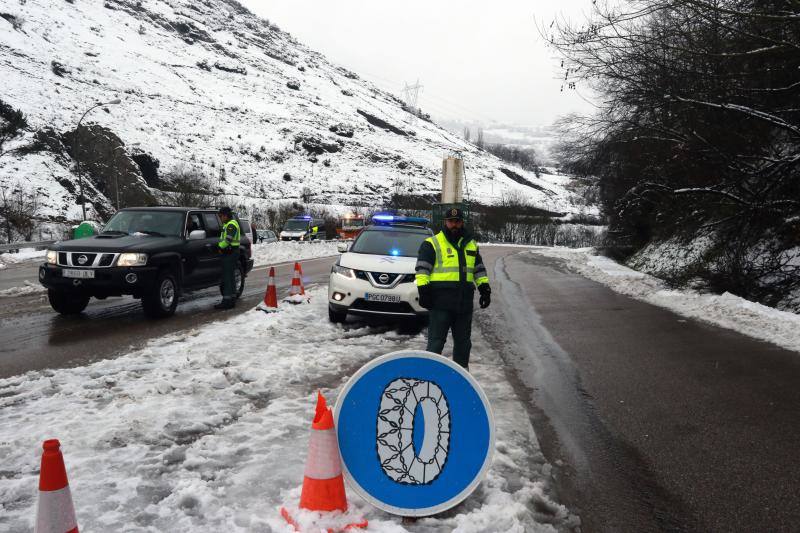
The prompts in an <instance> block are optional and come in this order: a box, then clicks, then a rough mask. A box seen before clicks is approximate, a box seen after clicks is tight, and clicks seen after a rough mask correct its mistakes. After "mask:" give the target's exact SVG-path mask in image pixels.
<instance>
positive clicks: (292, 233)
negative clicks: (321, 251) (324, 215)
mask: <svg viewBox="0 0 800 533" xmlns="http://www.w3.org/2000/svg"><path fill="white" fill-rule="evenodd" d="M314 228H317V231H314ZM324 234H325V221H324V220H322V219H321V218H312V217H311V216H310V215H299V216H296V217H294V218H290V219H289V220H287V221H286V223H285V224H284V225H283V231H281V234H280V238H281V240H282V241H314V240H317V239H319V238H322V237H323V236H324Z"/></svg>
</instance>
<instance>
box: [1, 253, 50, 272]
mask: <svg viewBox="0 0 800 533" xmlns="http://www.w3.org/2000/svg"><path fill="white" fill-rule="evenodd" d="M46 253H47V250H34V249H33V248H22V249H21V250H20V251H19V252H18V253H14V254H12V253H4V254H0V268H4V267H5V266H6V265H12V264H14V263H21V262H22V261H28V260H30V259H41V258H43V257H44V256H45V254H46Z"/></svg>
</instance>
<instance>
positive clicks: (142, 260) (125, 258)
mask: <svg viewBox="0 0 800 533" xmlns="http://www.w3.org/2000/svg"><path fill="white" fill-rule="evenodd" d="M146 264H147V254H119V259H117V266H121V267H140V266H144V265H146Z"/></svg>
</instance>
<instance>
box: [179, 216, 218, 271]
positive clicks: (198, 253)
mask: <svg viewBox="0 0 800 533" xmlns="http://www.w3.org/2000/svg"><path fill="white" fill-rule="evenodd" d="M194 230H203V231H205V232H206V238H205V239H197V240H189V234H190V233H191V232H192V231H194ZM211 237H213V233H211V234H210V232H209V231H208V230H207V229H206V223H205V220H204V218H203V216H202V213H199V212H196V211H194V212H190V213H189V214H188V215H187V217H186V228H185V233H184V239H185V241H184V249H183V283H184V285H185V286H187V287H197V286H203V285H207V284H208V279H209V278H210V277H211V272H210V270H212V264H213V262H214V261H216V257H213V252H211V251H209V250H208V249H207V248H206V244H207V243H208V242H210V240H211Z"/></svg>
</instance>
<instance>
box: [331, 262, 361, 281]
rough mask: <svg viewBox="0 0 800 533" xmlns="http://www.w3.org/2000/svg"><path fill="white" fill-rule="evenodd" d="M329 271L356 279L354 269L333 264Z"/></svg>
mask: <svg viewBox="0 0 800 533" xmlns="http://www.w3.org/2000/svg"><path fill="white" fill-rule="evenodd" d="M331 272H333V273H335V274H339V275H340V276H344V277H346V278H350V279H356V271H355V270H353V269H352V268H346V267H343V266H339V265H333V267H332V268H331Z"/></svg>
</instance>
